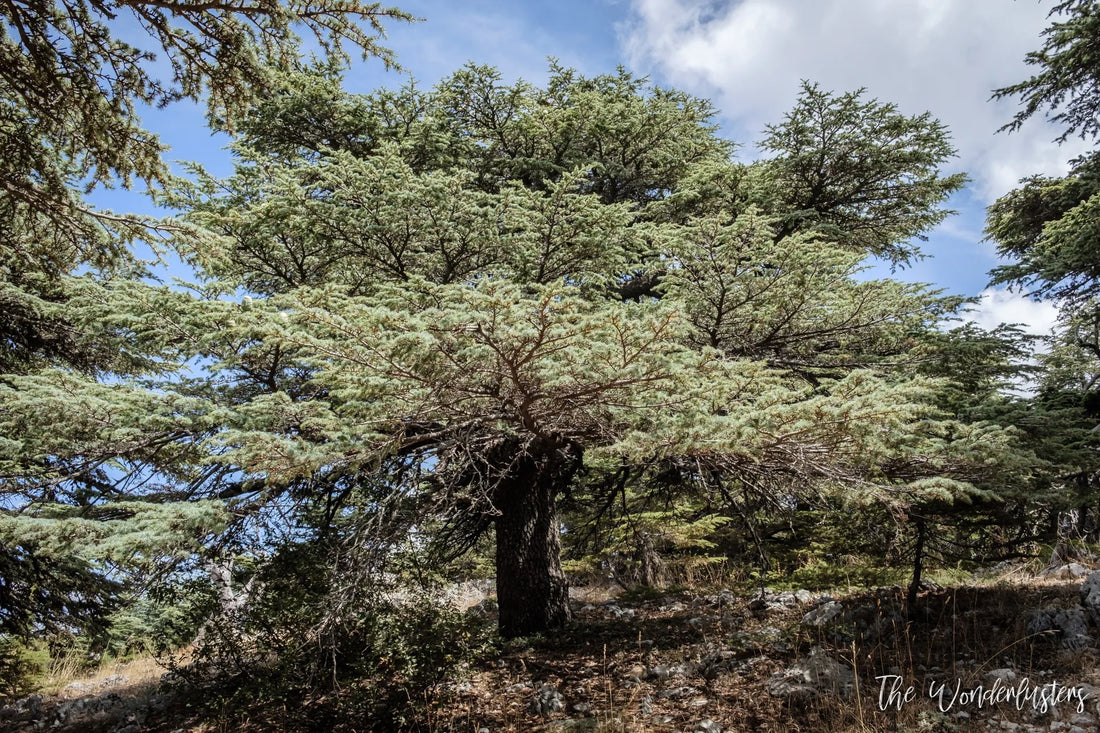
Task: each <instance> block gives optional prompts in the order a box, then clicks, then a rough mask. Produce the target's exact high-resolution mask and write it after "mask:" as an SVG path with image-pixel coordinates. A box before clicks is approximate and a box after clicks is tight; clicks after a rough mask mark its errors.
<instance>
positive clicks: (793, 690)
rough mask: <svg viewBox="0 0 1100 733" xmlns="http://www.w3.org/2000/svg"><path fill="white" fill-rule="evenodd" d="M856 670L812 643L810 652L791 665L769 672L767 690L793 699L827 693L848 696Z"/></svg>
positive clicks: (853, 683) (777, 695)
mask: <svg viewBox="0 0 1100 733" xmlns="http://www.w3.org/2000/svg"><path fill="white" fill-rule="evenodd" d="M855 679H856V677H855V674H854V673H853V672H852V670H851V669H849V668H848V667H846V666H845V665H843V664H841V663H840V662H838V661H837V660H835V659H833V658H832V657H830V656H829V655H828V654H826V653H825V652H824V651H822V649H821V648H820V647H814V648H813V650H811V651H810V654H809V656H806V657H803V658H802V659H800V660H798V662H796V663H795V664H794V666H792V667H790V668H788V669H786V670H784V671H782V672H778V673H776V674H774V675H772V678H771V679H770V680H769V681H768V692H769V693H770V694H771V695H772V696H773V697H786V698H790V699H792V700H800V701H804V700H812V699H814V698H816V697H818V696H819V695H822V694H826V693H833V694H838V695H840V696H842V697H847V696H848V695H850V694H851V693H852V690H853V689H854V688H855Z"/></svg>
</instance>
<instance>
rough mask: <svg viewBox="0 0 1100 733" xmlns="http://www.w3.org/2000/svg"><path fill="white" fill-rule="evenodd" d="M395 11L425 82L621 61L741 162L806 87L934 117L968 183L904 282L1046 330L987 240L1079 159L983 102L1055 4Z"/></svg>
mask: <svg viewBox="0 0 1100 733" xmlns="http://www.w3.org/2000/svg"><path fill="white" fill-rule="evenodd" d="M394 1H395V2H396V4H397V5H399V6H400V7H402V8H403V9H405V10H408V11H410V12H412V13H413V14H415V15H417V16H418V17H421V18H423V19H424V20H423V22H419V23H415V24H412V25H408V26H404V25H402V26H392V27H391V30H390V33H389V38H388V41H387V43H388V45H389V46H390V47H391V48H392V49H393V50H394V51H395V52H396V53H397V57H398V61H399V62H400V63H401V64H402V65H403V66H404V67H405V70H406V73H409V74H412V75H413V76H414V77H415V78H416V79H417V80H418V81H419V82H421V83H424V84H431V83H434V82H435V81H437V80H438V79H439V78H441V77H442V76H444V75H446V74H447V73H449V72H451V71H453V70H455V69H456V68H458V67H459V66H461V65H462V64H463V63H465V62H466V61H467V60H472V61H476V62H478V63H488V64H492V65H495V66H497V67H498V68H499V69H500V70H501V71H502V72H503V74H504V75H505V77H507V78H509V79H515V78H519V77H522V78H524V79H527V80H529V81H532V82H541V81H542V80H543V79H545V77H546V68H547V64H546V59H547V58H548V57H555V58H557V59H559V60H560V61H561V62H562V63H563V64H565V65H567V66H573V67H575V68H577V69H579V70H580V71H582V72H584V73H586V74H598V73H601V72H605V71H610V70H613V69H614V68H615V67H616V66H618V65H623V66H626V67H627V68H629V69H631V70H632V71H635V72H637V73H641V74H648V75H649V76H650V77H651V78H652V79H653V80H654V81H656V82H658V83H660V84H662V85H666V86H675V87H678V88H681V89H685V90H687V91H690V92H693V93H695V94H698V95H701V96H706V97H709V98H710V99H712V100H713V101H714V102H715V104H716V105H717V107H718V108H719V110H720V117H719V121H720V123H721V125H722V133H723V134H724V135H725V136H726V137H729V138H731V139H733V140H736V141H738V142H740V143H742V144H743V148H742V153H741V154H742V155H743V156H745V157H752V156H754V155H756V154H757V151H756V149H755V147H754V143H755V142H756V141H757V140H759V139H760V137H761V131H762V129H763V127H764V125H766V124H768V123H772V122H777V121H779V120H781V119H782V117H783V114H784V112H785V111H786V110H787V109H789V108H790V107H791V105H792V104H793V102H794V99H795V97H796V95H797V92H798V88H799V83H800V80H803V79H806V80H809V81H813V82H817V83H819V84H821V86H822V87H824V88H826V89H831V90H834V91H848V90H852V89H858V88H866V90H867V94H868V95H869V96H871V97H875V98H878V99H879V100H881V101H888V102H893V103H895V104H897V105H898V106H899V108H900V109H901V110H902V111H903V112H905V113H908V114H919V113H922V112H925V111H930V112H931V113H932V114H933V115H934V116H936V117H938V118H939V119H941V120H942V121H943V122H944V123H946V124H947V126H948V127H949V129H950V130H951V131H952V134H953V136H954V140H955V145H956V147H957V148H958V151H959V157H958V159H957V160H956V161H955V165H954V170H961V171H965V172H967V173H968V174H969V176H970V177H971V184H970V185H969V187H968V188H967V189H966V190H965V191H963V192H962V193H960V194H959V195H957V196H956V197H955V199H954V200H953V201H952V207H953V208H955V209H956V210H958V212H959V213H958V215H957V216H954V217H952V218H951V219H949V220H948V221H947V222H945V223H944V224H943V225H942V226H941V227H940V228H939V229H938V230H937V231H936V232H934V233H933V235H932V236H931V238H930V240H929V242H927V243H926V244H925V245H923V248H924V250H925V252H926V253H927V255H928V257H927V259H925V260H923V261H921V262H919V263H917V264H916V265H914V266H913V267H911V268H909V269H908V270H905V271H902V272H899V273H895V276H896V277H902V278H905V279H910V280H917V281H921V282H931V283H934V284H936V285H938V286H940V287H943V288H945V289H946V290H948V291H950V292H953V293H961V294H964V295H971V296H977V295H979V294H980V295H982V297H983V299H982V306H981V308H980V310H979V311H978V312H977V314H976V315H975V319H976V320H977V321H978V322H979V323H981V324H982V325H985V326H992V325H996V323H998V322H1000V321H1008V322H1024V323H1028V324H1030V325H1031V327H1032V328H1033V329H1034V330H1035V331H1037V332H1044V331H1046V330H1047V329H1048V328H1049V326H1050V324H1051V323H1052V321H1053V317H1054V309H1053V307H1051V306H1050V305H1049V304H1038V303H1032V302H1030V301H1028V300H1026V298H1024V297H1023V296H1022V295H1020V294H1015V293H1008V292H1004V291H993V290H990V289H988V288H987V287H986V285H987V281H988V276H987V272H988V271H989V269H990V268H991V267H993V266H994V265H995V264H997V260H996V257H995V255H994V252H993V247H992V245H990V244H989V243H987V242H983V241H982V226H983V219H984V209H985V206H987V205H988V204H989V203H990V202H991V201H993V200H994V199H996V198H997V197H998V196H1000V195H1002V194H1004V193H1006V192H1007V191H1008V190H1010V189H1011V188H1012V187H1013V185H1014V183H1015V182H1016V181H1017V180H1018V179H1019V178H1021V177H1023V176H1025V175H1029V174H1033V173H1054V174H1056V173H1059V172H1061V171H1063V170H1064V166H1065V161H1066V160H1068V159H1070V158H1072V157H1074V156H1075V155H1076V154H1078V153H1080V152H1081V150H1082V148H1080V147H1079V143H1070V144H1067V145H1064V146H1062V147H1059V146H1057V145H1055V144H1053V142H1052V139H1053V138H1054V137H1055V135H1056V134H1057V132H1056V131H1055V130H1054V129H1052V128H1050V127H1048V126H1046V125H1045V123H1043V122H1042V121H1041V120H1035V121H1033V122H1032V123H1030V124H1028V125H1027V126H1025V128H1024V129H1023V130H1021V131H1020V132H1016V133H1013V134H1008V133H999V134H998V133H997V132H996V131H997V129H998V128H999V127H1000V126H1001V125H1003V124H1004V123H1005V122H1007V121H1008V120H1010V119H1011V117H1012V115H1013V113H1014V111H1015V105H1014V103H1013V102H1011V101H1000V102H992V101H990V99H989V97H990V92H991V90H993V89H995V88H997V87H1001V86H1005V85H1007V84H1011V83H1014V82H1017V81H1020V80H1022V79H1024V78H1026V77H1027V76H1029V75H1030V70H1029V68H1028V67H1027V66H1026V65H1025V64H1024V63H1023V58H1024V55H1025V54H1026V53H1027V52H1028V51H1029V50H1033V49H1035V48H1037V47H1038V46H1039V43H1040V41H1039V33H1040V31H1041V30H1042V29H1043V28H1044V27H1045V26H1046V24H1047V18H1046V15H1047V13H1048V11H1049V9H1050V6H1051V5H1052V2H1051V0H1046V1H1045V2H1040V1H1039V0H546V1H538V2H529V1H525V0H500V1H498V2H491V1H490V0H465V1H464V2H461V3H453V2H448V1H447V0H406V1H404V2H402V1H401V0H394ZM402 81H403V79H402V77H401V75H400V74H398V73H396V72H386V71H384V70H383V69H382V68H381V64H379V63H377V62H369V63H365V64H358V65H357V66H356V67H355V68H354V69H353V71H352V72H351V74H349V78H348V83H349V86H351V87H352V88H353V89H354V90H356V91H367V90H369V89H371V88H374V87H377V86H379V85H389V86H394V85H399V84H401V83H402ZM146 123H147V124H148V125H149V126H150V127H151V128H153V129H155V130H157V131H158V132H160V133H161V135H162V138H163V139H164V141H165V142H166V143H168V144H170V145H171V146H172V148H173V150H172V152H171V153H170V157H172V158H178V159H187V160H200V161H202V162H203V163H204V164H207V165H208V166H209V167H210V168H211V169H212V170H214V171H216V172H223V173H224V172H228V170H229V159H228V156H227V155H226V153H225V152H224V151H223V150H221V145H223V144H224V140H220V139H218V138H211V137H210V136H209V135H208V134H207V133H206V132H203V131H202V126H201V125H202V122H201V115H200V114H199V113H198V112H197V111H195V110H187V109H180V108H178V107H172V108H169V109H168V110H165V111H162V112H150V113H149V114H147V116H146ZM879 271H880V270H877V269H876V270H875V272H876V273H877V272H879ZM881 273H882V274H889V271H888V270H886V269H882V270H881Z"/></svg>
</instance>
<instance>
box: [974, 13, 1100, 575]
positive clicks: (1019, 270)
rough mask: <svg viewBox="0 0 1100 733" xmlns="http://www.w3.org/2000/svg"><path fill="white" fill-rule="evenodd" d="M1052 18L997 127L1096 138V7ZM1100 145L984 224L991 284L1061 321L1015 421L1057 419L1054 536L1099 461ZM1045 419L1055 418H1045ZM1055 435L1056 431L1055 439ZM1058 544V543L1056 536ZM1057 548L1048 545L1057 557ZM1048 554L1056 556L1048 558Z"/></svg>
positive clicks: (1080, 513)
mask: <svg viewBox="0 0 1100 733" xmlns="http://www.w3.org/2000/svg"><path fill="white" fill-rule="evenodd" d="M1050 17H1051V18H1052V19H1053V20H1052V22H1051V24H1050V25H1049V26H1048V27H1047V29H1046V30H1044V31H1043V37H1044V43H1043V46H1042V48H1040V49H1039V50H1038V51H1034V52H1032V53H1029V54H1028V55H1027V58H1026V60H1027V62H1028V63H1029V64H1031V65H1032V66H1035V67H1037V68H1038V72H1037V73H1036V74H1035V75H1034V76H1032V77H1031V78H1030V79H1027V80H1025V81H1022V82H1020V83H1018V84H1014V85H1012V86H1008V87H1004V88H1002V89H998V90H996V91H995V92H994V97H995V98H1006V97H1009V98H1010V97H1019V98H1020V101H1021V109H1020V110H1019V112H1017V114H1016V116H1015V117H1014V119H1013V120H1012V121H1011V122H1010V123H1008V124H1007V125H1005V127H1004V128H1003V129H1006V130H1015V129H1018V128H1019V127H1020V126H1021V125H1022V124H1023V123H1024V122H1025V121H1026V120H1028V119H1029V118H1031V117H1032V116H1034V115H1036V114H1039V113H1042V114H1044V115H1045V116H1046V118H1047V120H1049V121H1050V122H1052V123H1054V124H1055V125H1056V126H1057V127H1059V128H1060V129H1061V131H1062V132H1061V135H1060V136H1059V137H1058V138H1057V139H1058V141H1060V142H1061V141H1065V140H1066V139H1068V138H1069V137H1070V136H1071V135H1078V136H1080V137H1082V138H1085V139H1091V140H1093V141H1095V139H1096V137H1097V134H1098V133H1100V117H1098V112H1100V97H1098V96H1097V94H1096V84H1097V81H1098V80H1100V67H1098V66H1097V55H1096V47H1097V43H1098V39H1100V4H1098V3H1096V2H1087V1H1085V0H1073V1H1071V2H1061V3H1058V4H1057V5H1055V6H1054V8H1053V9H1052V10H1051V13H1050ZM1098 165H1100V157H1098V152H1097V151H1095V150H1094V151H1090V152H1089V153H1086V154H1085V155H1083V156H1081V157H1080V158H1078V159H1076V160H1074V161H1072V163H1071V166H1070V170H1069V172H1068V173H1067V174H1066V175H1065V176H1062V177H1047V176H1031V177H1028V178H1025V179H1023V180H1022V181H1021V182H1020V184H1021V185H1020V187H1019V188H1017V189H1016V190H1014V191H1011V192H1010V193H1008V194H1006V195H1005V196H1002V197H1001V198H1000V199H998V200H997V201H996V202H994V203H993V205H992V206H990V207H989V212H988V218H987V224H986V231H987V233H988V235H989V237H990V239H992V240H993V241H994V242H996V244H997V249H998V253H999V254H1001V255H1002V256H1004V257H1006V258H1008V259H1009V260H1010V262H1009V264H1006V265H1002V266H1000V267H997V268H995V269H994V270H993V271H992V272H991V275H992V276H993V282H994V283H1005V284H1008V285H1010V286H1016V287H1020V288H1023V289H1026V290H1027V291H1028V292H1029V294H1030V295H1032V296H1034V297H1047V298H1053V299H1055V300H1056V301H1057V302H1058V305H1059V309H1060V319H1059V320H1060V323H1059V327H1058V331H1057V334H1056V335H1055V337H1054V340H1053V342H1052V350H1051V352H1050V354H1048V355H1046V356H1044V357H1043V358H1042V364H1043V366H1044V367H1045V369H1044V371H1043V373H1042V375H1041V377H1040V379H1039V380H1038V393H1037V394H1036V396H1035V398H1034V399H1033V400H1032V401H1031V407H1032V415H1031V416H1030V419H1028V420H1026V421H1024V422H1023V423H1021V425H1022V426H1026V425H1029V424H1030V425H1031V426H1035V425H1037V424H1039V425H1043V424H1046V425H1047V426H1048V428H1049V427H1052V426H1055V425H1056V426H1061V427H1062V428H1064V429H1065V431H1066V432H1065V433H1064V434H1062V435H1060V436H1059V435H1058V430H1057V429H1053V430H1051V429H1040V430H1038V431H1037V434H1036V445H1039V446H1042V448H1043V451H1042V452H1043V453H1044V454H1045V455H1046V456H1047V457H1049V458H1050V459H1051V460H1052V461H1053V464H1054V465H1057V466H1060V467H1061V470H1062V472H1061V475H1060V477H1059V479H1058V480H1057V481H1055V482H1053V483H1052V486H1053V487H1057V492H1056V493H1057V496H1056V497H1055V498H1054V501H1053V503H1052V507H1053V509H1054V510H1055V511H1054V512H1053V513H1052V515H1051V520H1050V523H1049V524H1050V527H1051V532H1052V533H1053V534H1054V535H1055V536H1057V535H1058V534H1059V532H1060V530H1059V527H1060V526H1061V525H1062V524H1063V522H1062V521H1061V520H1060V519H1059V513H1060V512H1061V511H1068V510H1074V511H1076V512H1077V520H1078V523H1079V524H1080V526H1081V527H1082V528H1083V527H1085V526H1086V525H1088V524H1090V523H1094V519H1092V518H1091V515H1092V510H1091V508H1092V507H1094V506H1095V504H1096V501H1097V494H1096V486H1095V484H1096V475H1097V469H1098V466H1097V464H1096V460H1095V451H1094V450H1093V449H1092V447H1091V446H1092V445H1093V436H1092V435H1091V434H1090V433H1089V432H1088V431H1089V429H1090V428H1092V427H1095V425H1096V419H1095V417H1096V407H1095V406H1096V403H1097V399H1098V397H1097V390H1096V384H1095V379H1094V375H1095V360H1096V358H1097V357H1100V342H1098V340H1097V328H1098V326H1100V309H1098V308H1097V299H1096V296H1097V294H1098V292H1100V285H1098V284H1100V269H1098V264H1097V263H1100V247H1098V242H1100V238H1098V236H1097V235H1098V233H1100V186H1098V181H1100V177H1098V170H1100V168H1098ZM1044 416H1049V417H1052V416H1057V418H1056V419H1055V420H1054V422H1053V423H1045V421H1044V419H1043V417H1044ZM1052 436H1058V437H1052ZM1059 546H1060V547H1062V548H1063V549H1064V544H1063V543H1059ZM1063 554H1064V553H1062V552H1059V551H1058V550H1056V551H1055V553H1054V556H1055V559H1056V560H1057V559H1060V558H1061V557H1062V555H1063ZM1052 561H1053V560H1052Z"/></svg>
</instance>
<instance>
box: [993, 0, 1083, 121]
mask: <svg viewBox="0 0 1100 733" xmlns="http://www.w3.org/2000/svg"><path fill="white" fill-rule="evenodd" d="M1050 17H1052V18H1055V20H1054V21H1053V22H1052V23H1051V24H1050V26H1048V27H1047V28H1046V30H1044V31H1043V36H1044V38H1045V42H1044V43H1043V47H1042V48H1041V49H1039V50H1038V51H1032V52H1030V53H1029V54H1028V55H1027V57H1026V59H1025V60H1026V61H1027V63H1028V64H1030V65H1032V66H1037V67H1039V68H1040V71H1039V73H1037V74H1035V75H1034V76H1032V77H1031V78H1030V79H1027V80H1026V81H1022V82H1020V83H1018V84H1013V85H1011V86H1007V87H1002V88H1001V89H998V90H996V91H995V92H994V93H993V96H994V98H1004V97H1020V102H1021V106H1022V109H1021V110H1020V111H1019V112H1017V113H1016V116H1015V117H1014V118H1013V120H1012V122H1010V123H1008V124H1007V125H1005V126H1004V127H1003V128H1002V129H1006V130H1018V129H1019V128H1020V126H1021V125H1023V123H1024V122H1026V121H1027V120H1028V119H1029V118H1030V117H1032V116H1033V115H1034V114H1036V113H1037V112H1043V113H1045V114H1046V115H1047V119H1049V120H1050V121H1051V122H1053V123H1055V124H1056V125H1059V126H1061V127H1063V128H1064V131H1063V132H1062V135H1061V137H1060V138H1059V141H1062V142H1064V141H1065V140H1066V139H1068V138H1069V136H1070V135H1075V134H1076V135H1080V136H1081V137H1083V138H1084V137H1092V138H1095V137H1096V136H1097V135H1098V134H1100V119H1098V114H1097V113H1098V111H1100V109H1098V106H1097V105H1098V100H1097V97H1096V94H1095V87H1096V82H1097V79H1100V53H1098V51H1100V49H1098V46H1097V44H1098V40H1097V39H1100V4H1098V3H1096V2H1095V0H1063V2H1059V3H1058V4H1057V5H1055V6H1054V7H1053V8H1051V11H1050Z"/></svg>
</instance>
